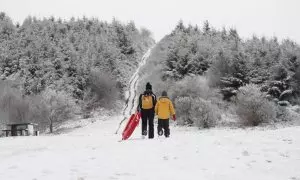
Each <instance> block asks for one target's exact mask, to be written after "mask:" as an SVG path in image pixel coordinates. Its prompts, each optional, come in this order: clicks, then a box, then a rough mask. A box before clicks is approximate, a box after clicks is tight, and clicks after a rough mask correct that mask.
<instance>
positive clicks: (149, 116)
mask: <svg viewBox="0 0 300 180" xmlns="http://www.w3.org/2000/svg"><path fill="white" fill-rule="evenodd" d="M141 113H142V114H141V116H142V135H144V136H146V135H147V125H149V133H148V137H149V139H152V138H154V110H153V109H142V110H141Z"/></svg>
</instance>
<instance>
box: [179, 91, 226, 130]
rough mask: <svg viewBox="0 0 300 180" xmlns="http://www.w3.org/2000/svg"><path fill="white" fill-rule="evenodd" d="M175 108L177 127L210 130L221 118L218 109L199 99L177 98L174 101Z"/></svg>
mask: <svg viewBox="0 0 300 180" xmlns="http://www.w3.org/2000/svg"><path fill="white" fill-rule="evenodd" d="M175 106H176V113H177V114H178V124H179V125H190V124H193V125H195V126H197V127H201V128H210V127H213V126H215V125H216V123H217V121H218V120H220V118H221V116H220V113H219V109H218V107H217V106H215V105H213V104H212V103H211V102H210V101H207V100H204V99H202V98H200V97H198V98H192V97H188V96H187V97H179V98H177V99H176V100H175Z"/></svg>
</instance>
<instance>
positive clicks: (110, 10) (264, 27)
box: [0, 0, 300, 43]
mask: <svg viewBox="0 0 300 180" xmlns="http://www.w3.org/2000/svg"><path fill="white" fill-rule="evenodd" d="M299 8H300V0H147V1H145V0H106V1H105V0H0V11H4V12H6V13H7V14H8V15H9V16H10V17H11V18H12V19H13V21H14V22H21V23H22V22H23V20H24V19H25V18H26V17H27V16H28V15H33V16H37V17H49V16H52V15H53V16H55V17H61V18H63V19H69V18H70V17H71V16H74V17H82V16H83V15H85V16H87V17H98V18H99V19H100V20H106V21H111V20H112V18H113V17H116V18H117V19H118V20H120V21H123V22H129V21H130V20H133V21H134V22H135V23H136V25H137V26H138V27H146V28H148V29H149V30H151V31H152V32H153V36H154V38H155V39H156V40H159V39H161V38H162V37H163V36H164V35H166V34H168V33H170V32H171V30H172V29H173V28H174V26H175V25H176V23H177V22H178V21H179V20H180V19H182V20H183V21H184V23H185V24H189V23H191V24H198V25H200V26H202V23H203V21H204V20H208V21H209V22H210V23H211V24H212V25H213V26H214V27H216V28H218V29H221V28H222V27H223V26H225V27H227V28H229V27H235V28H237V30H238V32H239V34H240V35H241V36H242V37H246V38H248V37H251V36H252V34H256V35H258V36H262V35H265V36H267V37H272V36H274V35H275V36H278V37H279V38H280V39H282V38H286V37H289V38H290V39H292V40H295V41H297V42H298V43H300V9H299Z"/></svg>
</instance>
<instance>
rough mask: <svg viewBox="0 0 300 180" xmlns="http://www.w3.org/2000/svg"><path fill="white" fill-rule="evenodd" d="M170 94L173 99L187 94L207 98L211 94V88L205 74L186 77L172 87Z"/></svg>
mask: <svg viewBox="0 0 300 180" xmlns="http://www.w3.org/2000/svg"><path fill="white" fill-rule="evenodd" d="M170 96H171V97H172V98H173V99H175V98H177V97H185V96H191V97H201V98H203V99H207V98H208V97H209V96H210V88H209V87H208V84H207V79H206V78H205V77H203V76H195V77H186V78H184V79H183V80H181V81H179V82H177V83H175V85H174V86H173V87H171V90H170Z"/></svg>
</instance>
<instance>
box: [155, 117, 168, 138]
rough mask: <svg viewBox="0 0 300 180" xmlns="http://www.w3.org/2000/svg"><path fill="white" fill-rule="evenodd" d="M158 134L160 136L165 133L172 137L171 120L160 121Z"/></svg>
mask: <svg viewBox="0 0 300 180" xmlns="http://www.w3.org/2000/svg"><path fill="white" fill-rule="evenodd" d="M157 133H158V135H159V136H161V135H163V133H164V134H165V136H166V137H169V136H170V128H169V119H158V126H157Z"/></svg>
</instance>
